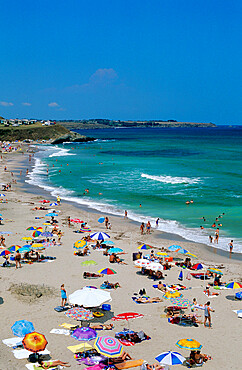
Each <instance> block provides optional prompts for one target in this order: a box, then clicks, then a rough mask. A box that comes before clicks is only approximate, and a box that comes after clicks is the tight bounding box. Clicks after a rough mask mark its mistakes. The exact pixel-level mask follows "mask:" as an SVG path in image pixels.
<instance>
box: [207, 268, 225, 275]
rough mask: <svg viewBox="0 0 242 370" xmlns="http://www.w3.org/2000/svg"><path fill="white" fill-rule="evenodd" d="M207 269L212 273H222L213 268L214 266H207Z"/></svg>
mask: <svg viewBox="0 0 242 370" xmlns="http://www.w3.org/2000/svg"><path fill="white" fill-rule="evenodd" d="M208 271H210V272H212V273H214V274H218V275H223V273H222V271H220V270H219V269H215V268H212V267H211V268H208Z"/></svg>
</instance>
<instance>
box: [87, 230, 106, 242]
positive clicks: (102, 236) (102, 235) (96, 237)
mask: <svg viewBox="0 0 242 370" xmlns="http://www.w3.org/2000/svg"><path fill="white" fill-rule="evenodd" d="M90 238H91V239H93V240H106V239H109V238H110V236H109V235H108V234H107V233H103V232H102V231H101V232H97V233H94V234H92V235H90Z"/></svg>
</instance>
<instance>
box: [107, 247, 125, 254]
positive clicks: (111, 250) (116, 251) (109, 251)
mask: <svg viewBox="0 0 242 370" xmlns="http://www.w3.org/2000/svg"><path fill="white" fill-rule="evenodd" d="M120 252H123V249H121V248H110V249H109V250H108V254H112V253H120Z"/></svg>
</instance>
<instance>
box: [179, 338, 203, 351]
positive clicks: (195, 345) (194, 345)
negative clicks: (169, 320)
mask: <svg viewBox="0 0 242 370" xmlns="http://www.w3.org/2000/svg"><path fill="white" fill-rule="evenodd" d="M176 346H178V347H180V348H184V349H188V350H190V351H199V350H200V349H201V348H202V345H201V344H200V343H199V342H198V341H197V340H195V339H180V340H178V342H177V343H176Z"/></svg>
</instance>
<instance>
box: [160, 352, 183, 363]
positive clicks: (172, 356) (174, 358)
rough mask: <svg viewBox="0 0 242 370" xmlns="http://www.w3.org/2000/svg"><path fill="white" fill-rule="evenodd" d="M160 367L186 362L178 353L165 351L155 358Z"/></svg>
mask: <svg viewBox="0 0 242 370" xmlns="http://www.w3.org/2000/svg"><path fill="white" fill-rule="evenodd" d="M155 359H156V360H157V361H158V362H160V364H161V365H168V366H170V365H180V364H183V362H184V361H185V360H186V359H185V358H184V357H183V356H182V355H181V354H180V353H178V352H173V351H167V352H163V353H161V354H159V355H158V356H157V357H156V358H155Z"/></svg>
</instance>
